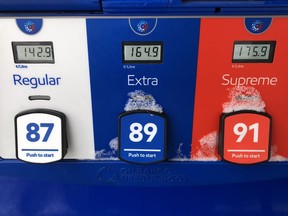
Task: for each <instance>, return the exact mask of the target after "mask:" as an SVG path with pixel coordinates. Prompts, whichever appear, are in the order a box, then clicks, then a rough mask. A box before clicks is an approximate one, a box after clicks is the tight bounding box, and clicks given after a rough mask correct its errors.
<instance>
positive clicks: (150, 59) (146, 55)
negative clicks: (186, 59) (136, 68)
mask: <svg viewBox="0 0 288 216" xmlns="http://www.w3.org/2000/svg"><path fill="white" fill-rule="evenodd" d="M122 45H123V63H162V58H163V42H123V44H122Z"/></svg>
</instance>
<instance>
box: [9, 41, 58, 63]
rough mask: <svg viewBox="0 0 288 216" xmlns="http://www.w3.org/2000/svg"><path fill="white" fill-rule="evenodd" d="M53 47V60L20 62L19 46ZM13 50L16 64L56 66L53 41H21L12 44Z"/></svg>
mask: <svg viewBox="0 0 288 216" xmlns="http://www.w3.org/2000/svg"><path fill="white" fill-rule="evenodd" d="M29 45H31V46H42V45H43V46H51V51H52V59H51V60H19V58H18V52H17V46H29ZM12 50H13V56H14V62H15V63H16V64H19V63H20V64H54V63H55V58H54V47H53V42H52V41H25V42H24V41H19V42H12Z"/></svg>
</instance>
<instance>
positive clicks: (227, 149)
mask: <svg viewBox="0 0 288 216" xmlns="http://www.w3.org/2000/svg"><path fill="white" fill-rule="evenodd" d="M271 119H272V118H271V116H270V115H269V114H267V113H264V112H256V111H248V110H247V111H237V112H232V113H226V114H222V116H221V123H220V136H219V154H220V155H221V156H222V158H223V159H224V160H226V161H228V162H232V163H237V164H255V163H260V162H264V161H267V160H269V157H270V140H271Z"/></svg>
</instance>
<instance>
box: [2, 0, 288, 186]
mask: <svg viewBox="0 0 288 216" xmlns="http://www.w3.org/2000/svg"><path fill="white" fill-rule="evenodd" d="M67 2H69V1H68V0H67ZM141 2H142V1H141ZM141 2H140V1H133V2H130V1H126V2H122V1H114V0H103V1H102V2H101V3H100V2H98V1H93V2H90V1H89V0H87V1H81V2H79V4H77V5H76V4H75V5H74V4H69V7H68V6H67V9H66V10H65V7H64V6H63V7H60V6H59V5H58V6H59V7H58V6H56V5H54V6H55V7H57V9H55V10H54V12H51V11H53V8H54V6H53V3H46V5H45V10H40V9H39V8H38V7H41V6H39V5H38V6H37V7H36V6H35V10H36V11H38V12H39V13H37V14H35V13H33V14H32V15H29V11H31V10H28V9H27V5H22V6H21V5H19V7H21V8H22V13H21V14H18V15H17V16H15V15H13V14H9V13H7V15H5V16H4V15H3V16H2V17H1V19H0V29H1V34H0V47H1V49H0V59H1V62H2V64H0V131H1V136H0V156H1V158H2V159H3V161H0V166H1V163H2V164H8V163H7V161H14V162H15V161H16V162H15V163H14V164H16V165H15V166H17V164H21V162H20V161H18V160H17V159H19V160H22V161H25V162H29V163H34V164H33V165H31V166H34V167H35V166H37V165H35V163H41V164H45V163H51V162H56V161H57V163H54V164H55V166H56V167H57V166H59V167H62V166H63V167H71V170H73V165H81V166H85V167H86V166H87V168H85V169H84V170H85V171H83V173H85V174H87V173H93V172H94V171H92V170H93V169H95V170H96V173H97V174H95V175H96V176H97V180H99V179H100V180H99V181H103V182H106V183H107V182H108V183H111V182H113V183H114V181H116V182H117V181H119V182H120V181H121V179H122V180H123V179H125V178H126V177H127V175H134V174H135V175H140V174H141V173H142V171H141V170H143V169H144V168H143V167H149V169H153V167H155V169H157V166H159V167H161V170H162V171H163V170H164V171H165V169H166V168H167V170H169V169H170V168H169V167H173V171H171V170H170V171H167V170H166V171H165V172H164V171H163V173H164V174H163V175H164V176H165V175H168V176H171V175H172V174H173V173H177V174H175V176H180V177H179V179H180V180H181V179H182V177H181V171H179V172H180V174H179V173H178V170H182V167H184V164H185V167H186V166H187V167H188V168H189V169H191V167H194V166H192V165H196V167H199V166H208V167H209V168H208V169H211V170H215V167H216V168H217V167H220V166H227V170H230V169H231V170H233V168H235V167H237V166H236V165H235V164H258V163H262V164H264V165H263V166H264V167H265V166H267V167H269V166H272V165H269V164H275V163H272V162H276V161H277V162H281V163H276V164H277V165H275V166H277V167H280V166H283V167H285V166H286V165H285V164H286V163H285V161H287V160H288V145H287V142H288V139H287V136H286V134H287V131H288V125H287V124H286V122H287V121H288V115H286V114H285V113H286V107H288V99H287V95H286V89H287V88H288V75H287V72H286V68H288V61H287V59H286V56H288V43H287V38H288V28H285V27H283V26H287V25H288V16H287V15H288V2H286V1H282V3H281V4H280V3H279V2H277V3H276V2H275V1H268V2H269V4H267V5H266V4H265V5H263V4H262V3H261V2H262V1H261V2H260V1H247V2H246V1H241V2H238V1H237V2H235V1H229V2H230V3H231V4H230V3H226V1H223V2H218V3H212V2H208V3H207V2H206V3H203V4H202V2H201V1H199V2H198V1H197V4H194V3H192V2H190V1H185V4H184V3H183V2H182V1H180V0H174V1H169V2H168V1H167V2H166V1H164V0H163V1H156V2H155V1H147V2H146V4H145V5H146V6H145V7H144V5H142V3H143V2H142V3H141ZM57 4H58V3H57ZM59 4H60V3H59ZM0 5H1V1H0ZM28 5H30V6H32V7H33V5H37V3H35V2H34V1H31V2H29V4H28ZM73 5H74V6H75V7H74V6H73ZM272 6H273V7H272ZM43 7H44V6H43ZM61 8H62V9H61ZM89 8H90V9H91V10H89ZM147 8H150V9H151V11H149V10H148V11H147ZM259 8H261V10H260V12H259V11H258V9H259ZM120 9H121V10H120ZM3 10H7V11H8V12H9V11H11V8H6V9H5V7H4V8H3ZM59 10H61V11H62V12H65V16H64V14H61V13H58V12H59ZM71 11H74V13H71ZM168 11H169V13H168ZM257 11H258V12H257ZM280 12H281V14H280ZM39 14H40V15H39ZM135 14H138V15H135ZM139 14H140V15H139ZM211 15H212V16H211ZM59 160H63V161H64V163H62V162H59ZM5 161H6V162H5ZM127 162H129V163H127ZM160 162H161V163H160ZM168 162H169V163H168ZM204 162H205V163H204ZM131 163H135V164H131ZM151 163H158V164H155V165H150V164H151ZM54 164H53V165H54ZM137 164H141V165H137ZM143 164H147V165H144V166H143ZM148 164H149V165H148ZM204 164H205V165H204ZM207 164H208V165H207ZM223 164H224V165H223ZM227 164H228V165H227ZM280 164H281V165H280ZM257 166H258V165H255V166H252V167H255V168H251V166H245V167H247V168H246V169H247V170H248V169H257ZM273 166H274V165H273ZM7 167H9V164H8V165H7ZM29 167H30V166H29ZM42 167H43V168H42V169H43V170H44V169H47V170H48V171H51V170H52V169H50V165H47V166H46V165H45V166H42ZM44 167H45V168H44ZM95 167H96V168H95ZM115 167H116V168H115ZM121 167H122V168H123V169H121ZM131 167H133V168H135V167H136V168H135V169H133V170H132V171H131V169H130V168H131ZM242 167H243V166H242ZM248 167H250V168H248ZM27 169H28V168H27ZM171 169H172V168H171ZM267 169H268V168H267ZM47 170H46V171H47ZM127 170H128V171H127ZM161 170H160V171H161ZM243 170H244V168H243ZM160 171H159V170H158V169H157V172H156V171H155V172H154V171H151V173H153V175H156V174H157V175H158V174H159V172H160ZM162 171H161V172H160V173H162ZM73 172H75V176H82V174H83V173H82V174H79V173H77V172H76V171H73ZM145 172H146V171H145ZM183 172H184V171H183ZM196 172H197V170H196ZM287 172H288V171H287ZM287 172H286V173H287ZM139 173H140V174H139ZM143 173H144V171H143ZM143 173H142V174H143ZM155 173H156V174H155ZM167 173H168V174H167ZM171 173H172V174H171ZM189 173H190V172H189ZM192 173H193V172H192ZM252 173H254V172H252ZM267 173H270V172H267ZM281 173H282V174H283V175H284V174H285V172H281ZM144 174H145V173H144ZM186 174H187V172H186V170H185V175H186ZM151 175H152V174H151ZM159 175H160V174H159ZM163 175H161V179H162V177H163ZM187 175H188V174H187ZM269 175H271V173H270V174H269ZM173 176H174V175H173ZM175 176H174V177H175ZM263 176H264V174H263ZM287 176H288V174H287ZM122 177H123V178H122ZM128 177H129V179H130V176H128ZM128 177H127V178H128ZM174 177H173V178H172V177H171V178H172V179H174ZM63 178H65V177H63ZM77 178H78V177H77ZM83 178H84V177H83ZM169 178H170V177H169ZM175 178H176V177H175ZM223 178H224V177H223ZM263 178H264V177H263ZM92 179H93V178H92ZM157 179H159V178H157ZM177 179H178V178H177ZM193 179H194V178H193ZM152 180H153V179H152V178H151V179H150V180H149V181H151V182H152ZM180 180H179V182H180V183H183V181H184V180H183V181H182V180H181V181H180ZM91 181H92V180H91ZM131 181H134V180H131ZM135 181H136V180H135ZM147 181H148V180H147ZM149 181H148V182H149ZM163 181H164V180H163ZM167 181H168V180H167ZM187 181H188V182H189V181H190V180H187ZM191 181H192V180H191ZM175 182H176V180H175V179H174V180H173V183H175ZM184 182H185V181H184Z"/></svg>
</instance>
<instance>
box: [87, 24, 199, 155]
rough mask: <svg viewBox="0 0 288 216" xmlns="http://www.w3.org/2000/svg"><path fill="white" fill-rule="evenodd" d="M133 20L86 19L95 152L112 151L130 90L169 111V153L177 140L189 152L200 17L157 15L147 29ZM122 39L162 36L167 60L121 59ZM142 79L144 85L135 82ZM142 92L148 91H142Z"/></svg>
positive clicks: (146, 39) (160, 39)
mask: <svg viewBox="0 0 288 216" xmlns="http://www.w3.org/2000/svg"><path fill="white" fill-rule="evenodd" d="M136 20H137V19H136ZM144 20H145V19H144ZM142 21H143V19H138V21H137V22H138V23H141V22H142ZM137 22H135V23H136V24H137ZM147 22H148V23H150V21H149V19H147ZM133 23H134V22H132V21H131V22H130V24H129V19H127V18H123V19H121V18H120V19H119V18H118V19H88V20H87V32H88V35H89V37H88V40H89V41H88V48H89V63H90V80H91V91H92V104H93V121H94V137H95V146H96V151H98V152H99V151H101V152H102V153H103V151H106V152H109V151H110V150H111V149H110V147H109V143H110V141H111V140H112V139H113V138H115V137H117V131H118V125H117V121H118V115H119V114H120V113H122V112H123V111H124V107H125V104H126V103H127V101H128V99H129V97H128V93H131V92H132V94H136V93H137V91H138V97H139V98H141V97H143V98H145V97H146V98H152V97H153V98H154V99H155V100H156V102H157V104H159V106H161V107H163V111H164V113H165V114H166V115H167V116H168V123H167V124H168V137H167V140H168V142H167V146H168V152H167V153H168V154H167V157H168V158H174V157H175V156H176V151H177V149H178V148H179V145H181V146H182V151H183V154H184V155H186V157H189V154H190V149H191V136H192V135H191V133H192V121H193V119H192V114H193V107H194V89H195V77H196V67H197V53H198V37H199V25H200V20H199V19H158V20H157V22H156V24H155V25H156V26H154V27H153V28H151V29H150V30H149V29H148V32H147V34H142V33H139V32H136V31H135V29H134V28H132V27H133V26H132V25H133ZM152 23H153V25H154V23H155V22H152ZM136 24H135V25H136ZM130 25H131V28H130ZM150 25H151V24H150ZM149 31H150V32H149ZM173 32H179V34H172V33H173ZM124 41H125V42H127V41H138V42H139V41H140V42H141V41H143V42H147V41H152V42H153V41H162V42H163V43H164V45H163V47H164V48H163V49H164V52H163V63H162V64H123V63H122V42H124ZM184 56H188V58H189V59H187V58H184ZM144 77H146V78H151V77H152V78H154V79H157V80H158V81H157V82H158V83H157V85H156V84H155V85H153V83H150V84H149V83H148V84H147V82H148V81H147V79H146V81H147V82H144ZM141 78H142V81H141V85H140V84H137V82H136V79H139V80H140V79H141ZM129 80H130V81H131V80H132V81H131V83H130V84H129ZM135 91H136V93H135ZM142 91H143V92H145V93H147V95H144V93H143V94H142V93H141V94H142V95H140V96H139V94H140V93H139V92H142ZM133 92H134V93H133ZM169 131H170V133H169ZM171 131H173V133H171ZM110 156H111V155H110ZM114 156H115V155H114Z"/></svg>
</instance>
